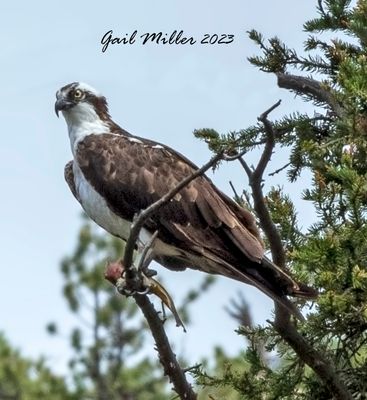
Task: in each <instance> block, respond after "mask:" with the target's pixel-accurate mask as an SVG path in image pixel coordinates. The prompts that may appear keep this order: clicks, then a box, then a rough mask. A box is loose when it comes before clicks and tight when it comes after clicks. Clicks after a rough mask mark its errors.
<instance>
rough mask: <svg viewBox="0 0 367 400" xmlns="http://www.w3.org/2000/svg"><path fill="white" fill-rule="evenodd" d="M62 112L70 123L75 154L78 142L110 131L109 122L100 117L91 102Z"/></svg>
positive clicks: (72, 149)
mask: <svg viewBox="0 0 367 400" xmlns="http://www.w3.org/2000/svg"><path fill="white" fill-rule="evenodd" d="M62 113H63V115H64V118H65V120H66V123H67V125H68V131H69V139H70V145H71V151H72V153H73V155H75V151H76V148H77V145H78V143H79V142H80V141H81V140H83V139H84V138H85V137H86V136H88V135H91V134H95V135H99V134H102V133H108V132H109V126H108V124H107V123H106V122H104V121H102V120H101V119H100V117H99V116H98V114H97V113H96V112H95V110H94V107H93V106H92V105H91V104H88V103H84V102H82V103H79V104H77V105H76V106H74V107H73V108H71V109H70V110H65V111H63V112H62Z"/></svg>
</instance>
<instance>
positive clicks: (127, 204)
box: [76, 134, 264, 264]
mask: <svg viewBox="0 0 367 400" xmlns="http://www.w3.org/2000/svg"><path fill="white" fill-rule="evenodd" d="M76 157H77V162H78V164H79V166H80V168H81V170H82V172H83V174H84V176H85V177H86V179H87V180H88V181H89V182H90V183H91V185H92V186H93V187H94V188H95V190H96V191H97V192H99V193H100V194H101V195H102V196H103V197H104V198H105V199H106V200H107V203H108V205H109V206H110V207H111V209H113V211H114V212H115V213H116V214H118V215H119V216H121V217H123V218H125V219H129V220H131V219H132V218H133V216H134V214H135V213H136V212H138V211H140V210H141V209H144V208H146V207H148V206H149V205H150V204H152V203H153V202H155V201H156V200H158V199H159V198H160V197H162V196H163V195H164V194H166V193H167V192H168V191H169V190H170V189H172V188H173V187H175V186H176V185H177V184H178V183H179V182H180V181H181V180H182V179H184V178H185V177H186V176H188V175H190V174H191V173H192V172H193V171H194V170H195V168H196V167H195V166H194V165H192V164H191V163H190V162H188V161H187V160H186V159H185V158H184V157H183V156H181V155H180V154H178V153H176V152H174V151H173V150H171V149H168V148H166V147H163V146H161V145H154V142H151V141H149V142H147V143H145V142H143V141H140V140H137V139H135V138H129V137H125V136H121V135H112V134H103V135H89V136H87V137H86V138H85V139H84V140H83V141H81V142H80V143H79V146H78V149H77V155H76ZM148 227H149V228H150V229H152V230H153V229H154V230H155V229H158V230H159V236H160V237H161V238H162V240H164V241H165V242H167V243H169V244H174V245H177V246H179V247H180V248H184V249H187V250H189V249H193V248H195V249H196V251H198V252H199V253H203V252H204V251H205V252H212V253H213V254H215V255H217V256H219V257H223V258H224V259H225V260H226V261H227V262H232V260H235V259H237V258H241V260H242V262H241V264H243V263H245V261H246V259H248V260H250V261H252V262H256V263H260V261H261V259H262V257H263V254H264V250H263V246H262V243H261V240H260V238H259V234H258V231H257V228H256V226H255V222H254V218H253V217H252V215H251V214H250V213H249V212H248V211H246V210H244V209H242V208H240V207H239V206H238V205H237V204H236V203H235V202H233V201H232V200H231V199H229V198H228V197H227V196H225V195H224V194H223V193H221V192H220V191H219V190H218V189H217V188H216V187H215V186H214V185H213V184H212V183H211V181H210V180H209V179H208V178H207V177H205V176H202V177H199V178H196V179H195V180H194V181H193V182H191V184H189V185H188V186H187V187H185V188H184V189H182V190H181V191H180V192H179V193H178V194H177V195H176V196H175V198H174V199H172V201H171V202H170V203H169V204H167V205H166V206H164V207H162V208H161V209H160V210H158V212H157V213H156V215H154V216H153V217H152V218H151V221H150V222H149V224H148ZM236 264H237V263H236Z"/></svg>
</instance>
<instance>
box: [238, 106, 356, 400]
mask: <svg viewBox="0 0 367 400" xmlns="http://www.w3.org/2000/svg"><path fill="white" fill-rule="evenodd" d="M279 104H280V102H279V101H278V102H277V103H276V104H274V105H273V106H272V107H271V108H269V109H268V110H267V111H265V112H264V113H263V114H261V116H260V117H259V118H258V119H259V121H261V122H262V123H263V125H264V128H265V132H266V136H267V142H266V144H265V148H264V151H263V153H262V156H261V158H260V161H259V163H258V165H257V167H256V168H255V170H254V171H251V170H250V168H249V167H248V166H247V164H246V162H245V161H244V160H243V159H241V160H242V161H241V164H242V165H243V166H244V169H245V171H246V173H247V175H248V178H249V181H250V186H251V189H252V196H253V199H254V207H255V210H256V213H257V216H258V217H259V221H260V226H261V228H262V229H263V231H264V233H265V235H266V237H267V239H268V241H269V243H270V249H271V254H272V258H273V261H274V262H275V263H276V264H277V265H278V266H279V267H281V268H285V261H286V255H285V251H284V248H283V245H282V241H281V237H280V235H279V232H278V231H277V229H276V226H275V224H274V222H273V220H272V218H271V215H270V213H269V210H268V208H267V206H266V202H265V198H264V194H263V190H262V181H263V173H264V171H265V168H266V166H267V164H268V162H269V161H270V157H271V155H272V152H273V149H274V146H275V140H274V138H275V134H276V132H275V130H274V128H273V126H272V124H271V122H270V121H269V120H268V115H269V113H270V112H271V111H273V110H274V109H275V108H276V107H278V106H279ZM271 324H272V325H273V327H274V329H275V330H276V331H277V332H278V333H279V335H280V336H281V337H282V338H283V340H285V341H286V342H287V343H288V344H289V346H290V347H292V349H293V350H294V351H295V353H296V354H297V355H298V356H299V358H300V359H301V360H302V361H304V362H305V363H306V364H307V365H308V366H309V367H310V368H312V369H313V370H314V371H315V373H316V374H317V375H318V377H319V378H320V380H321V381H322V382H323V383H324V384H325V385H326V386H327V387H328V389H329V390H330V392H331V393H332V394H333V396H334V397H335V398H336V399H338V400H352V396H351V394H350V393H349V392H348V390H347V389H346V387H345V385H344V383H343V382H342V380H341V379H340V377H339V376H338V375H337V373H336V371H335V368H334V366H333V365H332V364H331V363H330V362H329V361H328V360H327V359H326V358H325V357H324V356H323V355H322V354H321V353H320V352H319V351H317V350H316V349H314V348H313V347H312V346H311V345H310V344H309V343H307V341H306V340H305V339H304V337H303V336H302V335H301V334H300V333H299V332H298V331H297V329H296V327H295V325H294V324H293V323H292V322H291V319H290V313H289V312H288V311H287V310H285V309H284V307H281V306H279V305H278V304H276V303H275V321H274V323H271Z"/></svg>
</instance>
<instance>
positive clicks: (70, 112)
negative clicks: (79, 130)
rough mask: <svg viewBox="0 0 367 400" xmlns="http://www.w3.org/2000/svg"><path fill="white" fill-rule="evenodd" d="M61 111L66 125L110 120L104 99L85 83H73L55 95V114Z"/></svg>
mask: <svg viewBox="0 0 367 400" xmlns="http://www.w3.org/2000/svg"><path fill="white" fill-rule="evenodd" d="M60 111H62V113H63V115H64V117H65V119H66V122H67V123H68V124H78V123H80V122H84V121H89V122H93V121H95V120H96V119H100V120H102V121H106V120H108V119H109V118H110V116H109V114H108V107H107V101H106V98H105V97H104V96H102V95H100V94H99V93H98V92H97V91H96V90H95V89H94V88H92V87H91V86H89V85H87V84H86V83H81V82H73V83H69V84H68V85H66V86H64V87H62V88H61V89H59V90H58V91H57V93H56V103H55V112H56V115H57V116H59V112H60Z"/></svg>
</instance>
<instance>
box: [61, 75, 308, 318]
mask: <svg viewBox="0 0 367 400" xmlns="http://www.w3.org/2000/svg"><path fill="white" fill-rule="evenodd" d="M55 111H56V113H57V115H58V113H59V111H62V114H63V116H64V118H65V120H66V123H67V127H68V132H69V138H70V144H71V151H72V153H73V160H72V161H70V162H69V163H67V164H66V167H65V179H66V181H67V183H68V185H69V187H70V190H71V191H72V193H73V195H74V196H75V198H76V199H77V200H78V201H79V203H80V204H81V205H82V207H83V209H84V210H85V212H86V213H87V214H88V216H89V217H90V218H91V219H92V220H94V221H95V222H96V223H97V224H98V225H100V226H101V227H102V228H104V229H105V230H106V231H108V232H109V233H111V234H112V235H115V236H117V237H119V238H121V239H123V240H126V239H127V238H128V235H129V230H130V225H131V222H132V220H133V217H134V215H135V214H136V213H138V212H139V211H140V210H142V209H145V208H147V207H148V206H149V205H150V204H152V203H153V202H155V201H157V200H158V199H159V198H161V197H162V196H163V195H164V194H166V193H167V192H168V191H170V190H171V189H172V188H173V187H175V186H176V185H177V184H178V183H179V182H180V181H182V179H184V178H185V177H187V176H189V175H191V174H192V173H193V172H194V171H195V170H196V169H197V167H196V166H195V165H194V164H193V163H192V162H191V161H190V160H188V159H187V158H185V157H184V156H183V155H181V154H179V153H178V152H176V151H175V150H173V149H171V148H169V147H168V146H165V145H162V144H160V143H157V142H154V141H152V140H147V139H143V138H141V137H138V136H134V135H131V134H130V133H128V132H127V131H125V130H124V129H122V128H121V127H120V126H118V125H117V124H116V123H115V122H114V121H113V120H112V119H111V117H110V115H109V112H108V106H107V101H106V98H105V97H104V96H102V95H101V94H100V93H98V92H97V91H96V90H95V89H93V88H92V87H90V86H89V85H87V84H84V83H79V82H74V83H71V84H69V85H66V86H64V87H62V88H61V89H60V90H58V92H57V93H56V103H55ZM156 231H157V232H158V236H157V239H156V240H155V241H154V246H153V259H154V260H155V261H157V262H158V263H159V264H161V265H163V266H165V267H167V268H169V269H171V270H176V271H177V270H184V269H186V268H193V269H198V270H201V271H205V272H207V273H211V274H219V275H224V276H227V277H229V278H233V279H236V280H239V281H242V282H244V283H247V284H251V285H253V286H255V287H257V288H258V289H260V290H261V291H262V292H264V293H265V294H266V295H268V296H269V297H271V298H272V299H273V300H275V301H277V302H278V303H280V304H282V305H283V306H284V307H286V308H287V309H288V310H290V311H291V312H293V313H294V314H297V311H296V310H295V307H294V305H293V303H291V302H290V301H289V300H288V299H287V297H286V296H288V295H290V296H296V297H303V298H312V297H314V296H315V290H314V289H312V288H309V287H308V286H306V285H304V284H301V283H297V282H296V281H295V280H294V279H293V278H292V277H291V276H290V275H289V274H288V273H287V272H286V271H283V270H282V269H280V268H279V267H277V266H276V265H275V264H273V263H272V262H271V261H270V260H269V259H268V258H266V257H265V255H264V247H263V244H262V241H261V238H260V234H259V231H258V229H257V227H256V225H255V219H254V217H253V216H252V215H251V213H250V212H249V211H247V210H245V209H244V208H242V207H240V206H239V205H238V204H237V203H235V202H234V201H233V200H232V199H231V198H229V197H228V196H227V195H225V194H224V193H222V192H221V191H220V190H219V189H218V188H217V187H215V186H214V184H213V183H212V182H211V181H210V179H209V178H208V177H206V176H205V175H203V176H200V177H198V178H196V179H195V180H193V181H192V182H191V183H190V184H188V185H187V186H186V187H185V188H183V189H182V190H181V191H180V192H179V193H178V194H177V195H176V196H175V197H174V198H173V199H172V200H171V201H170V202H169V203H168V204H167V205H165V206H163V207H161V208H160V209H159V210H158V211H157V212H156V213H155V214H154V215H152V217H151V218H150V219H149V220H148V221H147V222H146V224H145V226H144V229H143V230H142V232H141V235H140V237H139V243H138V244H137V245H138V250H139V249H140V250H141V249H142V247H143V246H144V245H145V244H146V243H147V242H148V241H149V238H150V237H151V235H152V234H153V233H154V232H156Z"/></svg>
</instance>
